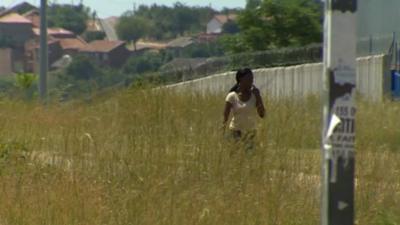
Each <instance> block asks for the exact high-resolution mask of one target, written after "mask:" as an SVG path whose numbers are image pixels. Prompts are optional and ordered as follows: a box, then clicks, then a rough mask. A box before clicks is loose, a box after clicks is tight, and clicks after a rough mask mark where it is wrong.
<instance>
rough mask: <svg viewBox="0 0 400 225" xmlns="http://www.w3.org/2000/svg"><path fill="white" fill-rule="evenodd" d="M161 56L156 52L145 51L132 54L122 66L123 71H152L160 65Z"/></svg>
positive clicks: (139, 72)
mask: <svg viewBox="0 0 400 225" xmlns="http://www.w3.org/2000/svg"><path fill="white" fill-rule="evenodd" d="M162 62H163V57H162V55H160V54H158V53H152V52H147V53H145V54H143V55H142V56H132V57H131V58H129V60H128V61H127V62H126V63H125V65H124V67H123V71H124V73H127V74H142V73H145V72H154V71H157V70H158V68H160V66H161V65H162Z"/></svg>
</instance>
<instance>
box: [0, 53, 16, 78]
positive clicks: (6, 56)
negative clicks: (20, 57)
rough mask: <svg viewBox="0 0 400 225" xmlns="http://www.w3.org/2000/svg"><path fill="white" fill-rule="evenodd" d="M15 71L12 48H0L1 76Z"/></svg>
mask: <svg viewBox="0 0 400 225" xmlns="http://www.w3.org/2000/svg"><path fill="white" fill-rule="evenodd" d="M13 72H14V68H13V59H12V50H11V49H10V48H0V76H4V75H10V74H12V73H13Z"/></svg>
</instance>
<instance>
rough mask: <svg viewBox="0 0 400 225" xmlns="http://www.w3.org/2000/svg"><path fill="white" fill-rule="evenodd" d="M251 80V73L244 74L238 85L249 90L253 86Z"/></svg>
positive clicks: (252, 80) (252, 78)
mask: <svg viewBox="0 0 400 225" xmlns="http://www.w3.org/2000/svg"><path fill="white" fill-rule="evenodd" d="M253 82H254V77H253V74H246V76H244V77H242V79H240V83H239V85H240V86H241V87H242V88H243V89H244V90H249V89H251V87H252V86H253Z"/></svg>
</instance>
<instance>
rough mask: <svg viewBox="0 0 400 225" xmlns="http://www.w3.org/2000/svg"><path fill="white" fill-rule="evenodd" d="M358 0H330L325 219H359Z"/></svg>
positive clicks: (347, 224)
mask: <svg viewBox="0 0 400 225" xmlns="http://www.w3.org/2000/svg"><path fill="white" fill-rule="evenodd" d="M356 12H357V0H326V1H325V24H324V26H325V27H324V28H325V29H324V30H325V32H324V72H323V80H324V85H323V93H324V106H323V128H322V147H321V152H322V196H321V200H322V201H321V202H322V207H321V209H322V210H321V224H322V225H354V165H355V149H354V143H355V136H356V135H355V114H356V107H355V93H356V65H357V64H356V43H357V38H356V30H357V29H356V28H357V26H356Z"/></svg>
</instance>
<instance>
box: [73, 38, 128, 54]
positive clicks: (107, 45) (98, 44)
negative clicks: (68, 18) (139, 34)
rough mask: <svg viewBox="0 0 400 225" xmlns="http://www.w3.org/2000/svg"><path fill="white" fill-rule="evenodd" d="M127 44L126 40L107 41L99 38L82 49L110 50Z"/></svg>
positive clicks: (92, 50)
mask: <svg viewBox="0 0 400 225" xmlns="http://www.w3.org/2000/svg"><path fill="white" fill-rule="evenodd" d="M121 45H125V42H124V41H106V40H98V41H92V42H90V43H89V44H88V45H86V46H85V47H84V48H82V49H81V51H82V52H110V51H112V50H113V49H115V48H117V47H119V46H121Z"/></svg>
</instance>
